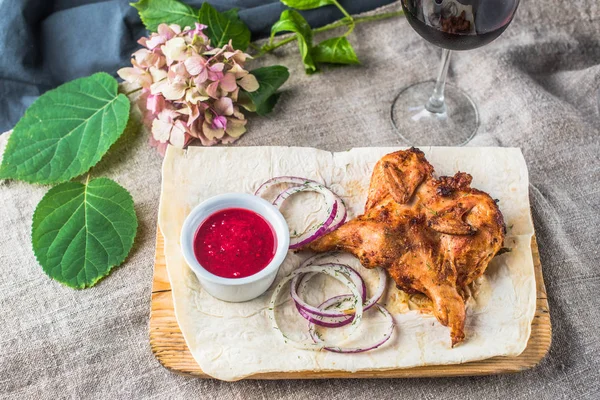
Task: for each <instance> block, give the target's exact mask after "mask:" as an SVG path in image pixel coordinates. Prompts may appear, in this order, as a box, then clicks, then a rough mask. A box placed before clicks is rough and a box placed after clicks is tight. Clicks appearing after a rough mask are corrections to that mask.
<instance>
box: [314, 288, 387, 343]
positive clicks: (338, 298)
mask: <svg viewBox="0 0 600 400" xmlns="http://www.w3.org/2000/svg"><path fill="white" fill-rule="evenodd" d="M352 299H353V297H352V296H348V295H342V296H335V297H332V298H331V299H329V300H327V301H325V302H324V303H323V304H321V305H320V306H319V308H326V307H331V306H332V305H335V304H341V303H342V302H344V301H347V300H352ZM375 307H376V308H377V309H378V310H379V312H381V313H382V314H383V315H384V316H385V318H386V319H387V320H388V321H389V328H388V330H387V332H386V333H385V334H384V335H383V338H382V339H380V340H378V341H377V342H375V343H373V344H370V345H368V346H365V347H340V346H328V345H326V346H323V349H324V350H328V351H332V352H334V353H347V354H354V353H363V352H365V351H369V350H373V349H376V348H378V347H380V346H381V345H383V344H384V343H386V342H387V341H388V340H390V338H391V337H392V334H393V333H394V327H395V325H396V322H395V321H394V317H393V316H392V314H390V312H389V311H388V310H387V309H386V308H385V307H384V306H382V305H381V304H375ZM308 332H309V333H310V337H311V338H312V339H313V340H314V342H315V343H317V344H324V343H326V342H325V341H324V340H322V339H320V338H319V336H318V335H317V331H316V328H315V324H314V323H313V322H312V321H309V322H308Z"/></svg>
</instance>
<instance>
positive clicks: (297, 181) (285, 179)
mask: <svg viewBox="0 0 600 400" xmlns="http://www.w3.org/2000/svg"><path fill="white" fill-rule="evenodd" d="M309 182H310V183H316V184H319V183H318V182H317V181H313V180H312V179H306V178H300V177H297V176H278V177H275V178H271V179H269V180H268V181H266V182H264V183H263V184H262V185H260V186H259V187H258V189H256V192H254V195H255V196H261V197H262V196H263V195H264V194H265V192H266V191H267V190H269V188H270V187H272V186H275V185H279V184H282V183H291V184H293V185H295V186H300V185H304V184H305V183H309Z"/></svg>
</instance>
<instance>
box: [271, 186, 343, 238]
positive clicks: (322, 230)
mask: <svg viewBox="0 0 600 400" xmlns="http://www.w3.org/2000/svg"><path fill="white" fill-rule="evenodd" d="M306 191H311V192H317V193H319V194H321V195H323V197H325V202H326V204H327V207H328V208H330V209H331V211H330V213H329V216H328V217H327V220H325V222H323V224H321V225H317V226H314V227H311V228H309V229H308V230H307V231H305V232H304V233H302V234H301V235H300V236H297V237H292V238H290V249H297V248H299V247H302V246H304V245H306V244H308V243H310V242H312V241H314V240H316V239H318V238H320V237H321V236H324V235H325V234H327V233H329V232H331V231H333V230H335V229H337V228H338V227H339V226H340V225H341V224H343V223H344V222H345V221H346V216H347V209H346V205H345V204H344V202H343V200H342V199H341V198H340V197H339V196H338V195H337V194H335V193H333V192H332V191H331V190H330V189H328V188H326V187H325V186H323V185H321V184H319V183H316V182H306V183H305V184H303V185H301V186H294V187H291V188H288V189H286V190H284V191H283V192H281V193H280V194H279V195H278V196H277V198H275V200H274V201H273V205H274V206H275V207H277V208H280V207H281V206H282V205H283V203H284V202H285V201H286V200H287V199H288V198H289V197H290V196H292V195H294V194H296V193H300V192H306Z"/></svg>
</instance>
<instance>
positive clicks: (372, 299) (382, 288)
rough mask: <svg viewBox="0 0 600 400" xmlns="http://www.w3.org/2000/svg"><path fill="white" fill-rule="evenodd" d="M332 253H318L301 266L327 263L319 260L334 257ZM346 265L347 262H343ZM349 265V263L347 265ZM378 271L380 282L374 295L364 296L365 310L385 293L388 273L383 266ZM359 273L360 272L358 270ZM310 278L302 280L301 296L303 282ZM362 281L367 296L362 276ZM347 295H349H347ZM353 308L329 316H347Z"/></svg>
mask: <svg viewBox="0 0 600 400" xmlns="http://www.w3.org/2000/svg"><path fill="white" fill-rule="evenodd" d="M334 254H335V253H334ZM332 256H333V255H332V254H316V255H314V256H312V257H309V258H308V259H307V260H306V261H304V262H303V263H302V264H301V265H300V268H302V267H305V266H308V265H327V263H323V264H321V263H320V262H319V261H320V260H322V259H323V258H326V257H332ZM332 264H339V263H332ZM342 265H345V264H342ZM346 266H347V265H346ZM347 267H348V268H351V267H349V266H347ZM351 269H352V270H353V271H354V272H356V270H355V269H353V268H351ZM377 272H378V273H379V284H378V285H377V289H376V290H375V292H374V293H373V295H372V296H371V297H370V298H369V299H368V300H364V299H365V297H363V309H364V310H365V311H367V310H368V309H369V308H371V307H373V305H375V304H376V303H377V302H378V301H379V300H380V299H381V297H382V296H383V293H384V292H385V288H386V286H387V274H386V273H385V270H384V269H383V268H377ZM356 273H357V274H358V272H356ZM358 276H360V274H358ZM310 278H312V276H308V275H306V276H305V277H304V278H303V279H302V281H301V282H300V285H299V288H297V292H298V294H299V295H300V297H301V292H302V289H303V288H304V286H305V285H303V282H305V281H308V280H309V279H310ZM360 279H361V281H362V285H363V287H364V288H365V291H364V293H365V296H366V285H365V283H364V280H363V279H362V277H361V278H360ZM346 296H347V295H346ZM318 308H322V307H321V306H319V307H318ZM351 312H352V310H341V311H339V312H338V315H327V316H328V317H333V318H336V317H337V318H344V317H346V316H348V315H349V314H351Z"/></svg>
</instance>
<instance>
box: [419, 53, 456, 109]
mask: <svg viewBox="0 0 600 400" xmlns="http://www.w3.org/2000/svg"><path fill="white" fill-rule="evenodd" d="M450 54H451V53H450V50H448V49H443V51H442V65H441V66H440V72H439V73H438V76H437V80H436V81H435V87H434V88H433V93H432V94H431V96H430V97H429V100H427V103H426V104H425V109H426V110H427V111H429V112H431V113H434V114H443V113H445V112H446V103H445V102H444V88H445V87H446V75H448V66H449V65H450Z"/></svg>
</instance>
